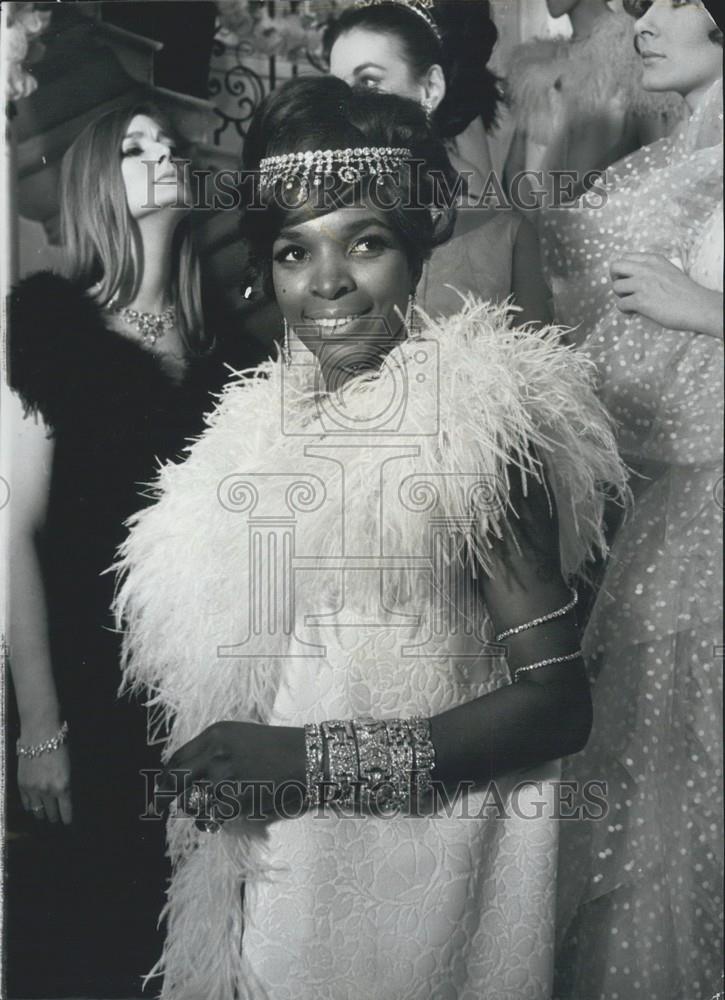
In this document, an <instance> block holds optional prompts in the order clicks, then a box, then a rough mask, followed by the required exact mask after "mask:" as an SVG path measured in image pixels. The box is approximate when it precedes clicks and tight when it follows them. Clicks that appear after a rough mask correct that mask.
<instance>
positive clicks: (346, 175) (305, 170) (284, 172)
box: [259, 146, 412, 192]
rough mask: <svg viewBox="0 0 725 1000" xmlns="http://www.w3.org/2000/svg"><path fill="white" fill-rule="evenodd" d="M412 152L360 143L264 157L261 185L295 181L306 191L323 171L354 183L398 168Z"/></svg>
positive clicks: (319, 177)
mask: <svg viewBox="0 0 725 1000" xmlns="http://www.w3.org/2000/svg"><path fill="white" fill-rule="evenodd" d="M411 156H412V153H411V151H410V150H409V149H405V148H402V147H392V146H362V147H356V148H354V149H353V148H348V149H315V150H308V151H307V152H304V153H282V154H281V155H279V156H265V157H264V159H263V160H261V161H260V164H259V173H260V181H261V186H262V188H269V187H272V186H273V185H274V184H277V183H278V182H279V181H284V182H285V187H287V188H292V187H294V185H295V184H298V185H299V186H300V189H301V191H303V192H304V191H308V190H309V186H310V183H312V184H314V185H317V184H321V183H322V177H323V174H332V173H336V174H337V176H338V177H339V178H340V179H341V180H343V181H344V182H345V183H346V184H355V183H357V181H359V180H360V179H361V177H377V178H378V180H379V181H380V180H382V179H383V177H384V176H385V175H386V174H391V173H393V171H395V170H397V169H398V168H399V167H400V166H402V164H403V163H405V161H406V160H409V159H410V158H411Z"/></svg>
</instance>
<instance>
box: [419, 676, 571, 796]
mask: <svg viewBox="0 0 725 1000" xmlns="http://www.w3.org/2000/svg"><path fill="white" fill-rule="evenodd" d="M590 728H591V701H590V699H589V690H588V685H587V682H586V679H585V678H584V677H583V676H582V673H581V672H580V671H579V670H577V669H573V670H572V677H571V679H570V680H569V681H568V682H566V681H562V682H558V683H555V684H537V683H534V682H530V681H526V680H522V681H519V682H518V683H516V684H512V685H510V686H508V687H503V688H499V689H498V690H497V691H493V692H492V693H491V694H488V695H484V696H483V697H482V698H477V699H476V700H475V701H471V702H467V703H466V704H464V705H460V706H458V707H456V708H453V709H450V711H448V712H444V713H442V714H441V715H437V716H435V717H434V718H433V719H432V720H431V735H432V740H433V745H434V747H435V750H436V769H435V775H434V777H435V778H436V780H438V781H441V782H443V784H445V785H447V786H448V787H451V786H455V785H456V784H458V783H460V782H464V781H473V782H474V783H476V784H481V783H484V782H486V781H489V780H490V779H492V778H495V777H498V776H499V775H502V774H506V773H508V772H511V771H517V770H520V769H522V768H527V767H533V766H534V765H536V764H541V763H544V762H545V761H548V760H555V759H556V758H558V757H564V756H566V755H567V754H571V753H577V752H578V751H579V750H581V749H582V748H583V747H584V745H585V743H586V741H587V738H588V736H589V730H590Z"/></svg>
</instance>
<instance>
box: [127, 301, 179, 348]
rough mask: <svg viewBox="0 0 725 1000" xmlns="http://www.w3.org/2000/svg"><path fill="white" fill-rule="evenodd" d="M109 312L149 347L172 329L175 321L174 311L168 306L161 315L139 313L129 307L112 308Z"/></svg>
mask: <svg viewBox="0 0 725 1000" xmlns="http://www.w3.org/2000/svg"><path fill="white" fill-rule="evenodd" d="M111 312H112V313H114V314H115V315H116V316H120V317H121V319H122V320H123V322H124V323H126V324H127V325H128V326H133V327H135V328H136V330H138V332H139V333H140V334H141V340H142V341H143V343H144V344H148V345H149V346H150V347H153V346H154V344H155V343H156V341H157V340H158V339H159V338H160V337H163V335H164V334H165V333H166V331H167V330H171V329H172V328H173V326H174V321H175V319H176V310H175V309H174V307H173V306H169V307H168V309H164V311H163V312H161V313H152V312H139V310H138V309H131V308H130V307H129V306H112V307H111Z"/></svg>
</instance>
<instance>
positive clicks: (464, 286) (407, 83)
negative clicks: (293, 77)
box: [325, 0, 550, 324]
mask: <svg viewBox="0 0 725 1000" xmlns="http://www.w3.org/2000/svg"><path fill="white" fill-rule="evenodd" d="M497 37H498V32H497V30H496V25H495V24H494V22H493V19H492V17H491V12H490V4H489V3H488V0H463V2H457V0H453V2H449V0H447V2H445V3H440V4H433V3H429V4H421V3H415V2H413V0H411V2H403V0H375V2H370V3H365V2H360V3H357V4H356V5H355V6H354V7H352V8H351V9H349V10H346V11H345V12H344V13H343V14H342V15H341V16H340V17H339V18H338V19H337V20H336V21H334V22H333V23H332V24H331V25H330V26H329V28H328V30H327V32H326V36H325V51H326V54H327V58H328V60H329V65H330V72H331V73H332V74H333V75H334V76H339V77H340V78H341V79H343V80H345V81H346V82H347V83H349V84H350V86H354V87H361V88H366V89H371V90H379V91H384V92H387V93H393V94H399V95H400V96H401V97H409V98H411V99H413V100H415V101H418V102H420V104H421V105H422V106H423V108H424V109H425V110H426V112H427V113H428V114H429V116H430V118H431V121H432V123H433V125H434V127H435V128H436V129H437V130H438V133H439V134H440V135H441V136H442V137H443V138H444V139H445V140H446V145H447V147H448V152H449V154H450V158H451V162H452V163H453V165H454V167H455V168H456V169H457V170H458V171H459V172H460V173H461V175H462V177H464V178H465V179H466V182H467V184H468V193H467V194H463V195H462V196H461V195H459V200H460V203H461V205H463V206H465V207H466V210H465V211H461V212H460V214H459V217H458V222H457V226H456V230H455V233H454V234H453V238H452V239H450V240H449V241H448V242H447V243H445V244H444V245H443V246H441V247H438V248H437V249H436V251H435V253H434V254H433V256H432V258H431V259H430V261H428V262H427V263H426V264H425V266H424V268H423V275H422V277H421V281H420V284H419V287H418V299H419V305H420V306H421V308H422V309H424V310H425V311H426V312H428V313H429V314H430V315H433V316H435V315H450V314H451V313H455V312H458V310H459V309H460V307H461V294H460V293H464V294H465V293H468V292H473V293H474V294H475V295H477V296H479V297H480V298H483V299H487V300H490V301H492V302H504V301H505V300H507V299H508V298H509V296H513V299H512V301H513V304H514V305H516V306H517V307H518V309H519V310H520V311H519V313H518V314H517V319H516V322H517V323H519V324H525V323H529V322H539V323H546V322H548V320H549V319H550V309H549V292H548V289H547V287H546V285H545V283H544V280H543V277H542V272H541V261H540V258H539V247H538V241H537V238H536V234H535V232H534V229H533V227H532V226H530V225H529V224H528V222H526V220H525V219H523V218H522V216H521V215H519V213H518V212H516V211H514V210H513V209H512V208H511V207H510V206H509V205H508V203H507V202H506V199H505V198H504V197H503V192H502V188H501V186H500V185H498V184H496V183H495V182H494V181H493V178H492V175H491V165H490V159H489V156H488V151H487V146H486V132H487V131H488V130H490V129H491V128H493V126H494V125H495V122H496V116H497V111H498V108H499V105H500V102H501V94H500V91H499V85H498V80H497V79H496V77H495V75H494V74H493V73H492V72H491V70H490V69H488V67H487V63H488V60H489V58H490V56H491V53H492V51H493V47H494V45H495V44H496V39H497ZM451 190H452V191H455V187H452V189H451Z"/></svg>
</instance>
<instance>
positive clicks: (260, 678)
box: [117, 78, 623, 1000]
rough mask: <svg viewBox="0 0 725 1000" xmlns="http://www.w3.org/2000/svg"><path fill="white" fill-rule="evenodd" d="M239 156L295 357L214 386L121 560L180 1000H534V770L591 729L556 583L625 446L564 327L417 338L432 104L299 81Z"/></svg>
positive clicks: (567, 570)
mask: <svg viewBox="0 0 725 1000" xmlns="http://www.w3.org/2000/svg"><path fill="white" fill-rule="evenodd" d="M245 162H246V166H247V167H248V168H249V169H251V170H253V171H259V179H260V197H259V198H258V199H257V200H256V204H255V206H254V207H252V208H250V209H249V210H248V212H247V213H246V217H245V227H246V231H247V235H248V238H249V239H250V242H251V244H252V246H253V247H254V249H255V255H256V260H257V262H258V265H259V267H260V268H261V270H262V273H263V276H264V280H265V284H266V286H267V288H268V289H269V291H270V293H273V294H274V295H275V296H276V298H277V301H278V303H279V305H280V308H281V309H282V312H283V314H284V316H285V320H286V322H287V324H288V325H289V327H290V328H294V330H295V333H296V335H297V338H298V339H299V341H300V342H301V346H300V348H299V349H295V350H294V351H292V352H288V351H284V352H283V357H284V356H287V357H286V360H284V359H283V358H280V359H279V360H278V361H277V362H270V363H269V364H268V365H266V366H264V367H263V368H261V369H259V371H258V374H259V377H258V378H252V379H250V380H248V381H247V382H246V384H243V383H239V384H233V385H230V386H229V387H228V388H227V389H226V391H225V393H224V396H223V398H222V400H221V402H220V405H219V407H218V409H217V410H216V412H215V413H214V414H213V415H212V416H211V418H210V420H209V426H208V429H207V430H206V431H205V433H204V434H203V435H202V437H201V438H200V439H199V440H198V441H197V442H196V443H195V444H193V445H192V446H191V448H190V450H189V455H188V458H187V460H186V461H185V462H184V463H183V464H181V465H167V466H166V467H165V468H164V469H163V470H162V472H161V476H160V479H159V481H158V486H157V497H158V499H157V503H156V504H155V505H153V506H152V507H150V508H149V509H148V510H146V511H145V512H143V513H141V514H139V515H138V516H137V517H135V518H133V523H132V525H131V531H130V535H129V538H128V541H127V543H126V544H125V545H124V546H123V549H122V552H121V558H120V563H119V569H120V571H121V581H120V589H119V592H118V605H117V611H118V615H119V620H120V621H121V622H123V623H124V624H125V629H126V633H125V644H126V660H125V667H126V674H127V679H128V683H129V684H130V685H133V686H134V687H139V688H144V689H145V690H146V691H147V692H148V696H149V699H150V701H151V703H152V704H154V705H156V706H157V707H158V708H163V709H164V710H165V712H166V714H167V717H168V722H169V725H170V727H171V728H170V739H169V742H168V745H167V747H166V760H167V768H168V770H167V772H166V775H165V777H164V779H163V780H162V781H161V782H160V788H161V790H162V791H163V792H164V793H167V792H168V793H169V794H170V795H171V796H172V797H174V796H176V795H177V794H180V800H181V804H182V806H183V810H184V812H185V813H186V814H187V815H186V816H185V815H182V814H181V813H176V814H175V815H174V816H172V817H171V818H170V819H169V825H168V834H169V843H170V851H171V855H172V859H173V863H174V876H173V879H172V884H171V888H170V892H169V902H168V906H167V910H166V920H167V940H166V946H165V950H164V955H163V959H162V961H161V963H160V965H159V967H158V969H157V972H160V973H163V975H164V984H163V990H162V996H163V997H165V998H173V1000H192V998H193V1000H198V998H199V997H200V996H204V997H205V998H206V1000H229V998H230V997H240V998H250V1000H261V998H264V997H270V998H274V1000H285V998H304V1000H313V998H314V1000H339V998H343V997H344V998H347V1000H370V998H371V997H376V998H379V1000H405V998H410V1000H419V998H420V997H423V996H450V997H459V998H464V997H471V998H474V997H475V998H479V997H481V996H491V997H494V996H495V997H496V998H497V1000H545V998H548V997H550V993H551V985H552V984H551V975H552V939H551V934H552V926H553V913H552V909H551V905H552V900H553V892H554V867H553V863H554V855H555V840H556V829H557V827H556V823H555V821H554V816H555V815H556V811H557V805H556V801H555V799H554V787H553V786H552V784H551V783H550V779H551V778H553V777H555V776H556V774H557V770H558V768H557V765H556V764H555V763H548V764H547V763H546V762H553V761H555V759H556V758H558V757H560V756H561V755H563V754H567V753H571V752H573V751H575V750H576V749H578V748H580V747H581V746H582V745H583V744H584V742H585V741H586V738H587V733H588V729H589V725H590V716H589V691H588V685H587V683H586V680H585V673H584V668H583V665H582V662H581V660H580V658H579V653H578V646H577V628H576V619H575V607H574V606H575V599H574V598H572V595H571V591H570V590H569V587H568V584H569V583H570V581H572V579H573V578H574V577H575V576H576V574H578V573H579V572H580V571H581V570H582V568H583V566H584V563H585V562H586V560H587V558H588V556H589V555H590V554H591V553H592V552H594V551H596V550H597V549H598V548H599V546H600V545H601V523H600V515H601V508H602V496H601V493H600V490H601V488H602V487H603V486H604V485H605V484H610V485H612V486H613V488H614V489H615V490H621V488H622V481H623V470H622V467H621V466H620V464H619V460H618V458H617V455H616V452H615V450H614V447H613V440H612V436H611V433H610V431H609V429H608V426H607V423H606V420H605V418H604V417H603V413H602V411H601V410H600V408H599V404H598V403H597V402H596V400H595V398H594V396H593V394H592V391H591V388H590V386H589V384H588V376H587V370H586V367H585V366H583V365H581V364H580V363H579V362H578V361H577V360H576V358H575V357H574V356H573V355H572V353H571V351H570V350H569V349H567V348H566V347H564V346H562V345H561V344H560V343H559V341H558V338H557V336H556V333H555V331H551V330H549V331H548V332H544V333H542V335H541V336H533V335H531V334H529V333H526V332H522V331H518V330H515V329H513V328H511V326H510V325H509V321H508V319H507V317H506V314H505V312H504V311H502V310H498V309H496V308H494V307H491V306H489V305H487V304H485V303H482V302H478V301H476V300H474V299H472V298H471V299H469V300H468V301H467V303H466V306H465V308H464V310H463V311H462V312H461V313H460V314H459V315H457V316H454V317H451V318H450V319H447V320H441V321H440V322H428V323H427V324H426V328H425V330H424V331H420V332H419V333H417V334H414V335H413V336H412V337H410V334H409V329H410V328H411V327H412V328H415V326H416V319H415V317H414V316H410V315H409V317H408V322H407V323H406V322H404V320H403V315H404V314H405V312H406V307H407V304H408V303H409V302H410V299H411V297H412V294H413V292H414V290H415V285H416V282H417V280H418V278H419V276H420V273H421V269H422V265H423V262H424V259H425V257H426V256H427V255H428V254H429V253H430V252H431V251H432V249H433V247H434V246H435V245H436V244H437V243H438V242H440V241H441V240H443V239H445V237H446V235H447V233H448V232H449V230H450V227H451V221H452V220H451V218H450V212H445V213H444V214H443V215H441V213H440V212H439V211H438V210H436V211H433V209H435V205H434V203H433V185H432V173H433V171H445V172H447V173H450V172H451V167H450V164H449V163H448V161H447V157H446V154H445V150H444V148H443V146H442V144H441V143H440V141H439V140H437V139H436V138H435V137H434V136H433V135H432V134H431V132H430V129H429V126H428V124H427V122H426V118H425V115H424V113H423V112H422V110H421V109H420V108H419V107H417V106H416V104H415V103H413V102H411V101H406V100H404V99H401V98H398V97H397V96H393V95H377V94H359V93H355V92H353V91H352V90H351V89H350V88H349V87H348V86H347V84H345V83H344V82H342V81H340V80H336V79H334V78H326V79H312V78H306V79H300V80H296V81H291V82H290V83H288V84H286V85H284V86H283V87H282V88H280V90H279V91H277V92H275V93H273V94H272V95H270V97H269V98H268V99H267V100H266V102H265V103H264V105H263V106H262V107H261V108H260V109H259V110H258V112H257V114H256V116H255V119H254V121H253V123H252V125H251V127H250V130H249V133H248V136H247V141H246V143H245ZM421 165H422V169H421ZM383 206H387V208H386V207H383ZM181 540H183V543H184V548H183V551H180V549H179V542H180V541H181ZM487 636H488V637H491V638H493V637H496V639H497V642H498V643H499V645H497V646H494V647H491V646H487V645H486V637H487ZM501 644H505V650H506V656H505V657H504V656H503V655H502V654H503V653H504V648H502V645H501ZM182 775H185V776H186V779H187V782H190V784H189V783H187V786H186V788H184V789H183V790H182V788H181V786H180V785H176V784H175V781H176V779H177V778H180V776H182ZM492 779H495V782H494V783H492ZM256 793H258V794H256ZM285 793H286V794H285ZM456 793H458V798H457V800H456ZM255 795H256V800H255ZM444 795H445V796H446V798H445V800H444V797H443V796H444ZM190 816H196V817H197V823H196V824H195V823H194V822H192V820H191V819H190V818H189V817H190ZM261 816H266V818H267V822H263V821H262V819H261V818H260V817H261ZM255 817H256V818H255ZM220 826H221V829H220ZM198 827H201V829H199V828H198ZM242 887H243V891H242Z"/></svg>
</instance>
